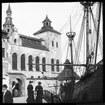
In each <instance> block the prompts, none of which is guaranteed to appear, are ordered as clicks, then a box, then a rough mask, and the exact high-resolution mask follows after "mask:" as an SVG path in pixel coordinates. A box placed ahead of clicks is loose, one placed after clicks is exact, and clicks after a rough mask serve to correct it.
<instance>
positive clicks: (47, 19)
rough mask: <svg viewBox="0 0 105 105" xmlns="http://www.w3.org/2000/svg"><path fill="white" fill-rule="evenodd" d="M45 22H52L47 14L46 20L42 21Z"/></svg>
mask: <svg viewBox="0 0 105 105" xmlns="http://www.w3.org/2000/svg"><path fill="white" fill-rule="evenodd" d="M44 22H51V20H50V19H49V18H48V16H47V15H46V18H45V19H44V21H43V22H42V23H44Z"/></svg>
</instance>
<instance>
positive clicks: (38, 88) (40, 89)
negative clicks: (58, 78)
mask: <svg viewBox="0 0 105 105" xmlns="http://www.w3.org/2000/svg"><path fill="white" fill-rule="evenodd" d="M35 91H36V92H37V96H36V103H42V97H43V87H42V86H41V82H40V81H39V82H38V85H37V86H36V88H35Z"/></svg>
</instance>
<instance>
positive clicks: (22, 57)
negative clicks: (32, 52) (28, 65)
mask: <svg viewBox="0 0 105 105" xmlns="http://www.w3.org/2000/svg"><path fill="white" fill-rule="evenodd" d="M21 70H25V54H22V55H21Z"/></svg>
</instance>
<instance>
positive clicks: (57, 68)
mask: <svg viewBox="0 0 105 105" xmlns="http://www.w3.org/2000/svg"><path fill="white" fill-rule="evenodd" d="M56 64H57V65H56V70H57V72H59V60H58V59H57V60H56Z"/></svg>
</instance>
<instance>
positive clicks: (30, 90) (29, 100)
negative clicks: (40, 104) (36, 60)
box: [26, 81, 34, 103]
mask: <svg viewBox="0 0 105 105" xmlns="http://www.w3.org/2000/svg"><path fill="white" fill-rule="evenodd" d="M27 91H28V98H27V100H26V101H27V103H34V91H33V86H32V81H29V85H28V86H27Z"/></svg>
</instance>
